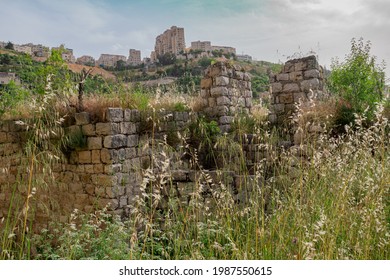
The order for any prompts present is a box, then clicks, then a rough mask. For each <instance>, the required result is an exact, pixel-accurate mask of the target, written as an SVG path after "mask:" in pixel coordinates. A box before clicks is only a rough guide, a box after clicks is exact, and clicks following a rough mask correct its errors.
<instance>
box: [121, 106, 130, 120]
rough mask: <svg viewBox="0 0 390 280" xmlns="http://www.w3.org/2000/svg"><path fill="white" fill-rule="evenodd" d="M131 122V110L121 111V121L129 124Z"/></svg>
mask: <svg viewBox="0 0 390 280" xmlns="http://www.w3.org/2000/svg"><path fill="white" fill-rule="evenodd" d="M130 120H131V109H124V110H123V121H125V122H129V121H130Z"/></svg>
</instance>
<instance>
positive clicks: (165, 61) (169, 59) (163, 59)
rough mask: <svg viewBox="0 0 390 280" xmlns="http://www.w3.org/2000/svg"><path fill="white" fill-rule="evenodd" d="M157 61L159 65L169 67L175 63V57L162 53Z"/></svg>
mask: <svg viewBox="0 0 390 280" xmlns="http://www.w3.org/2000/svg"><path fill="white" fill-rule="evenodd" d="M158 61H159V62H160V64H161V65H163V66H165V65H171V64H174V63H175V61H176V55H174V54H173V53H164V54H163V55H160V56H158Z"/></svg>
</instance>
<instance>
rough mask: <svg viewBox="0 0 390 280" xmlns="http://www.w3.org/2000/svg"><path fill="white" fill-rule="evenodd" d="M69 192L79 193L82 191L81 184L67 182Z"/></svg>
mask: <svg viewBox="0 0 390 280" xmlns="http://www.w3.org/2000/svg"><path fill="white" fill-rule="evenodd" d="M69 192H70V193H76V194H81V193H83V184H81V183H70V184H69Z"/></svg>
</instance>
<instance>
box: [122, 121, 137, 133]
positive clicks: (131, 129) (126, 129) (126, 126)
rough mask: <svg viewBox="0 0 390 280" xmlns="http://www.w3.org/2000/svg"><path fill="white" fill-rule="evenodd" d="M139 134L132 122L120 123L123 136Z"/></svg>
mask: <svg viewBox="0 0 390 280" xmlns="http://www.w3.org/2000/svg"><path fill="white" fill-rule="evenodd" d="M136 132H137V128H136V126H135V124H134V123H132V122H122V123H120V133H121V134H134V133H136Z"/></svg>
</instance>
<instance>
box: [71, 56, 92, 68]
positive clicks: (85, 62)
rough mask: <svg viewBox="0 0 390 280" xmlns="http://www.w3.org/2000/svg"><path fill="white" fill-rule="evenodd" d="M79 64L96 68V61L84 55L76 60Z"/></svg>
mask: <svg viewBox="0 0 390 280" xmlns="http://www.w3.org/2000/svg"><path fill="white" fill-rule="evenodd" d="M76 63H77V64H83V65H87V66H95V63H96V61H95V59H94V58H93V57H92V56H90V55H83V56H81V57H79V58H77V60H76Z"/></svg>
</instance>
